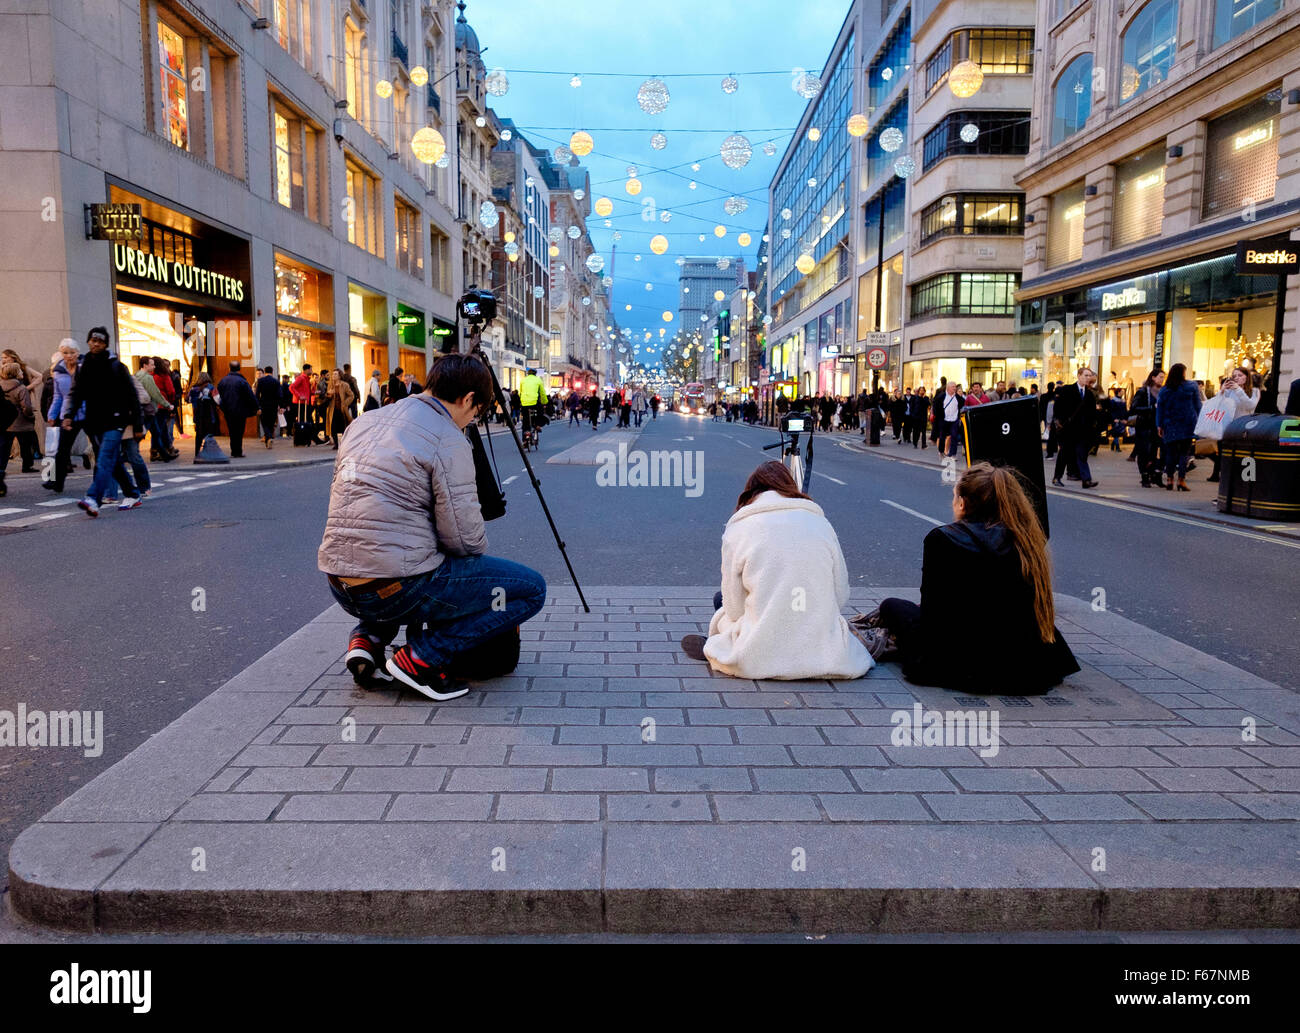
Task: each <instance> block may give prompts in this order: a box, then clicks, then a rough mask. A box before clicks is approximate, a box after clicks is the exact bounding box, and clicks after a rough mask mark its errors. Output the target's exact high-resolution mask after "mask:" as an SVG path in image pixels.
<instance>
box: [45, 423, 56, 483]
mask: <svg viewBox="0 0 1300 1033" xmlns="http://www.w3.org/2000/svg"><path fill="white" fill-rule="evenodd" d="M43 452H44V455H43V456H42V457H41V483H42V484H53V483H54V481H55V479H56V477H57V473H58V471H57V469H56V466H57V464H56V458H57V456H58V454H59V428H58V427H46V428H45V448H44V449H43Z"/></svg>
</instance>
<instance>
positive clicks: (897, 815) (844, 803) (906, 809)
mask: <svg viewBox="0 0 1300 1033" xmlns="http://www.w3.org/2000/svg"><path fill="white" fill-rule="evenodd" d="M818 799H819V800H820V801H821V805H822V808H823V809H824V810H825V811H826V816H827V817H828V818H830V820H831V821H934V815H932V814H931V813H930V812H929V811H927V810H926V809H925V806H924V805H923V804H922V803H921V801H920V800H919V799H917V798H916V797H915V796H911V795H909V794H907V793H873V794H871V795H870V796H845V795H843V794H841V793H827V794H826V795H824V796H819V797H818Z"/></svg>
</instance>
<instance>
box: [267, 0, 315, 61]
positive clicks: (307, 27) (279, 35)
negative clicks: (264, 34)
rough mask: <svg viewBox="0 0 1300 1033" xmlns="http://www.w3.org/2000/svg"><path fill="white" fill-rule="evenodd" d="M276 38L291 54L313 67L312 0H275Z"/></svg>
mask: <svg viewBox="0 0 1300 1033" xmlns="http://www.w3.org/2000/svg"><path fill="white" fill-rule="evenodd" d="M273 10H274V12H275V13H274V23H275V38H276V41H277V42H278V43H279V44H280V46H282V47H284V49H285V50H287V51H288V52H289V56H290V57H292V58H293V59H294V60H295V61H297V62H298V63H299V64H300V65H302V66H303V67H304V68H310V67H311V0H274V7H273Z"/></svg>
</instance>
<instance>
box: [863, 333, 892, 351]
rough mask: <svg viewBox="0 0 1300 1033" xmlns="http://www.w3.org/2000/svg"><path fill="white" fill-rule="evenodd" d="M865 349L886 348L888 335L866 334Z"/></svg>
mask: <svg viewBox="0 0 1300 1033" xmlns="http://www.w3.org/2000/svg"><path fill="white" fill-rule="evenodd" d="M867 347H869V348H888V347H889V334H887V333H880V332H878V331H872V332H871V333H869V334H867Z"/></svg>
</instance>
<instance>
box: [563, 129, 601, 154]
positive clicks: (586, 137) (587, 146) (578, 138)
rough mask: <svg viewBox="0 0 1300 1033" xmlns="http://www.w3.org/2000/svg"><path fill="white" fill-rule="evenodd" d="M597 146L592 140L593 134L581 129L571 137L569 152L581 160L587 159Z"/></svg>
mask: <svg viewBox="0 0 1300 1033" xmlns="http://www.w3.org/2000/svg"><path fill="white" fill-rule="evenodd" d="M595 146H596V141H595V140H593V139H592V138H591V134H590V133H588V132H586V131H585V130H582V129H579V130H578V131H577V132H576V133H574V134H573V135H572V136H571V137H569V150H571V151H572V152H573V153H574V154H576V155H577V156H578V157H579V158H585V157H586V156H587V155H588V154H590V153H591V152H592V150H593V149H594V148H595Z"/></svg>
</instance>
